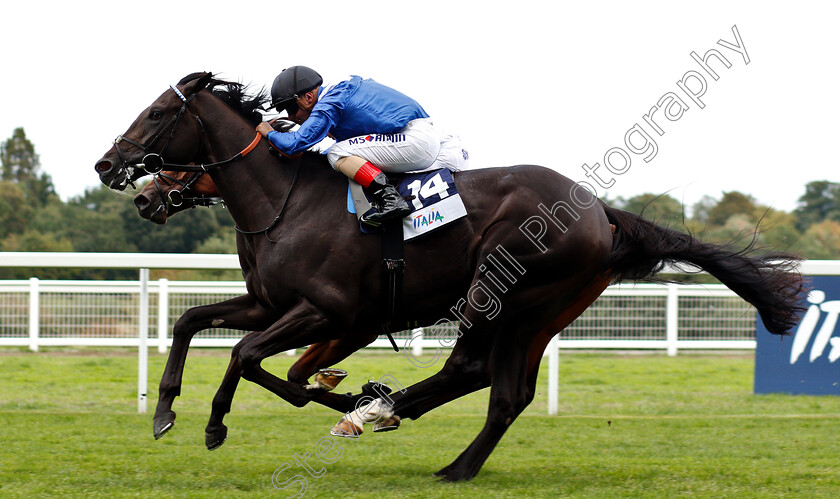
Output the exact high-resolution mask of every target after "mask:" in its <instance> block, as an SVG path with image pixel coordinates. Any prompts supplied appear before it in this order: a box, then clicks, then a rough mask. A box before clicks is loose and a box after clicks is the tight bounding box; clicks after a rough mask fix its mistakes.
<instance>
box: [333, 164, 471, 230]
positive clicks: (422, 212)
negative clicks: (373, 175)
mask: <svg viewBox="0 0 840 499" xmlns="http://www.w3.org/2000/svg"><path fill="white" fill-rule="evenodd" d="M392 179H396V183H395V187H396V188H397V191H398V192H399V193H400V195H402V196H406V197H409V196H414V199H412V200H411V201H409V202H408V203H409V205H410V206H411V208H412V209H413V211H412V212H411V214H410V215H408V216H407V217H405V218H403V223H402V228H403V240H404V241H408V240H411V239H414V238H415V237H418V236H422V235H423V234H428V233H429V232H431V231H434V230H437V229H439V228H440V227H443V226H444V225H446V224H448V223H450V222H454V221H455V220H458V219H459V218H461V217H465V216H466V215H467V209H466V207H465V206H464V202H463V201H462V200H461V195H460V194H459V193H458V188H457V187H455V181H454V180H453V178H452V173H451V172H450V171H449V170H447V169H445V168H442V169H440V170H432V171H424V172H418V173H409V174H406V175H400V176H399V177H396V176H394V177H393V178H392ZM374 209H375V208H374V207H373V205H372V204H371V202H370V200H369V199H368V197H367V194H366V193H365V192H364V189H362V186H361V185H359V184H358V183H356V182H354V181H353V180H352V179H349V187H348V189H347V211H349V212H350V213H354V214H356V217H357V218H358V219H359V220H360V224H359V226H360V227H361V230H362V232H378V231H377V230H376V229H374V228H370V227H368V226H366V225H365V224H363V223H361V218H362V216H363V215H365V214H366V213H368V212H370V211H372V210H374Z"/></svg>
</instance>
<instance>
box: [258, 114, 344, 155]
mask: <svg viewBox="0 0 840 499" xmlns="http://www.w3.org/2000/svg"><path fill="white" fill-rule="evenodd" d="M257 131H258V132H260V133H261V134H263V136H264V137H266V138H267V139H268V140H269V142H271V145H273V146H274V147H275V148H277V150H278V151H280V152H282V153H283V154H288V155H290V156H291V155H293V154H297V153H299V152H302V151H305V150H306V149H308V148H310V147H312V146H313V145H315V144H317V143H318V142H320V141H322V140H324V138H325V137H326V136H327V133H329V131H330V120H329V118H328V117H327V116H326V115H325V114H324V113H321V112H318V111H316V112H313V113H312V114H311V115H310V116H309V118H308V119H307V120H306V121H304V122H303V124H302V125H301V126H300V128H298V129H297V130H296V131H294V132H285V133H282V132H278V131H276V130H274V129H272V128H271V126H270V125H268V124H267V123H266V124H265V126H263V124H262V123H261V124H260V125H259V126H258V127H257Z"/></svg>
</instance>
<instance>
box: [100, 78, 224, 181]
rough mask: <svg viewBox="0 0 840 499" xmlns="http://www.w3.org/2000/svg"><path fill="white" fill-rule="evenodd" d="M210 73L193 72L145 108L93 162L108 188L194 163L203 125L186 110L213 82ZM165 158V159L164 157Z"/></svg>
mask: <svg viewBox="0 0 840 499" xmlns="http://www.w3.org/2000/svg"><path fill="white" fill-rule="evenodd" d="M212 78H213V76H212V74H211V73H193V74H191V75H189V76H187V77H185V78H183V79H182V80H181V81H180V82H179V83H178V85H177V86H174V85H173V86H171V87H170V89H171V90H167V91H165V92H164V93H163V94H161V95H160V97H158V98H157V99H156V100H155V101H154V102H153V103H152V105H150V106H149V107H147V108H146V109H145V110H144V111H143V112H142V113H140V115H139V116H138V117H137V119H135V120H134V123H132V124H131V126H130V127H129V128H128V130H126V131H125V133H123V134H122V135H119V136H118V137H117V138H116V139H115V140H114V145H113V146H112V147H111V149H109V150H108V152H107V153H105V155H104V156H103V157H102V159H100V160H99V161H97V162H96V166H95V168H96V172H97V173H98V174H99V179H100V180H101V181H102V183H103V184H105V185H107V186H108V187H110V188H111V189H117V190H125V188H126V186H127V185H129V184H133V183H134V181H135V180H137V179H138V178H140V177H144V176H146V175H150V174H154V173H157V172H158V171H160V170H161V169H162V168H163V165H164V159H163V158H164V157H165V158H166V161H167V162H169V163H182V164H186V163H190V162H198V159H199V156H200V155H201V154H202V149H203V142H204V139H203V134H204V126H203V124H202V122H201V119H199V117H198V116H197V115H196V114H194V113H193V112H192V111H191V110H190V104H191V103H192V101H193V99H194V98H195V96H196V94H197V93H198V92H199V91H200V90H202V89H204V88H206V87H207V85H208V84H209V83H211V81H213V79H212ZM164 155H165V156H164Z"/></svg>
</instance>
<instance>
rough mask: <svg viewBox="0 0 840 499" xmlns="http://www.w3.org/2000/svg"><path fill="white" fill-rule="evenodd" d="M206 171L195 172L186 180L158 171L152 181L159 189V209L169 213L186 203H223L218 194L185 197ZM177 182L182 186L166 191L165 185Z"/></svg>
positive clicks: (209, 204)
mask: <svg viewBox="0 0 840 499" xmlns="http://www.w3.org/2000/svg"><path fill="white" fill-rule="evenodd" d="M204 173H205V172H203V171H199V172H193V173H192V174H191V175H190V176H189V178H187V179H186V180H181V179H178V178H175V177H173V176H171V175H168V174H167V173H165V172H158V173H156V174H155V175H154V177H152V181H153V182H154V183H155V188H156V189H157V191H158V196H159V197H160V202H161V205H160V207H159V208H158V211H160V210H164V211H165V213H166V214H167V215H169V214H170V213H171V210H172V208H177V207H179V206H182V205H183V204H184V203H189V204H190V205H191V206H192V207H195V206H215V205H217V204H221V203H223V202H224V200H223V199H222V198H221V197H218V196H205V195H204V194H202V195H200V196H192V197H184V192H188V191H189V190H190V189H191V188H192V186H193V185H195V183H196V182H198V180H199V179H200V178H201V177H202V176H203V175H204ZM161 184H163V185H161ZM175 184H177V185H180V186H181V188H180V189H177V188H173V189H170V190H169V192H168V193H167V192H164V187H170V186H172V185H175Z"/></svg>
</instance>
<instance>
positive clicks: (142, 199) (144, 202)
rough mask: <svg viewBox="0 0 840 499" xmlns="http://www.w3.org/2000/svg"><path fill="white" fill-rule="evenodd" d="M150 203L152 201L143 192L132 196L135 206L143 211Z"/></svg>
mask: <svg viewBox="0 0 840 499" xmlns="http://www.w3.org/2000/svg"><path fill="white" fill-rule="evenodd" d="M150 204H152V202H151V201H149V199H148V198H147V197H146V196H144V195H143V194H138V195H136V196H134V206H136V207H137V209H138V210H140V211H143V210H145V209H147V208H148V207H149V205H150Z"/></svg>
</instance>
